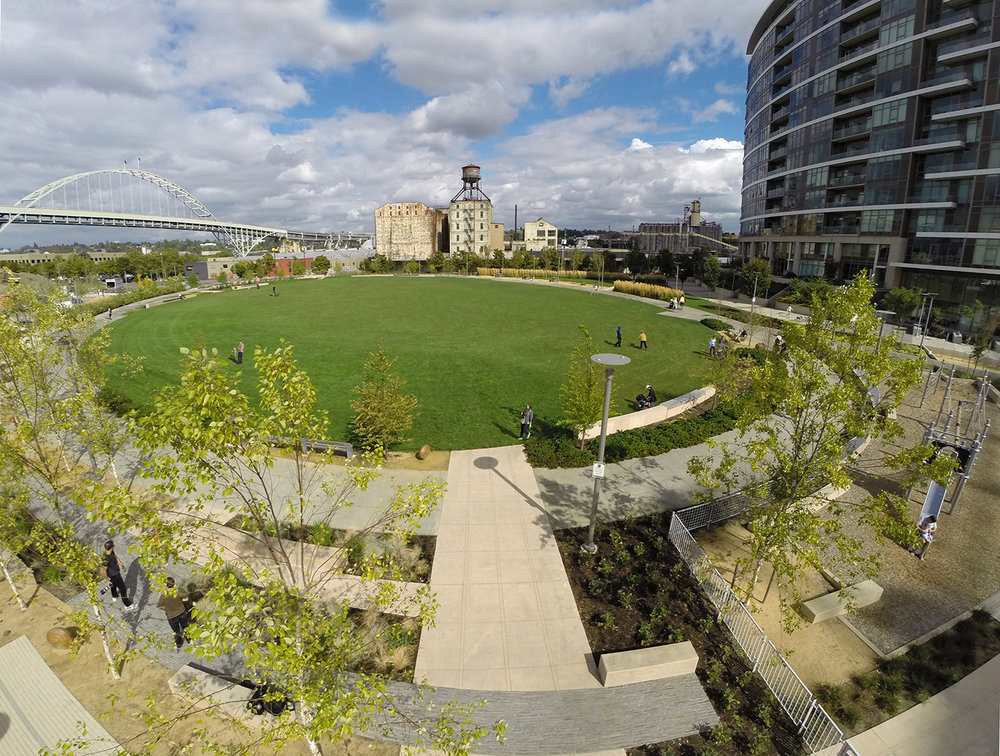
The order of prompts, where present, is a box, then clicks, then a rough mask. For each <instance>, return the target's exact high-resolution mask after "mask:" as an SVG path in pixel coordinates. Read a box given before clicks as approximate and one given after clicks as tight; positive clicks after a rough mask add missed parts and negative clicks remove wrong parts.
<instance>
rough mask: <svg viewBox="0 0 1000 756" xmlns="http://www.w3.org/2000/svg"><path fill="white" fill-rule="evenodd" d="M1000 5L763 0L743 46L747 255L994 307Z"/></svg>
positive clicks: (954, 0)
mask: <svg viewBox="0 0 1000 756" xmlns="http://www.w3.org/2000/svg"><path fill="white" fill-rule="evenodd" d="M998 8H1000V0H985V1H983V2H969V1H968V0H798V1H796V0H775V1H774V2H772V3H771V5H770V6H769V7H768V8H767V10H766V11H765V13H764V15H763V16H762V17H761V19H760V21H759V23H758V24H757V27H756V28H755V29H754V31H753V34H752V35H751V38H750V43H749V46H748V49H747V53H748V54H749V55H750V56H751V61H750V70H749V75H748V86H747V115H746V134H745V145H746V153H745V157H744V162H743V210H742V219H741V246H742V250H743V254H744V256H746V257H761V256H762V257H766V258H768V259H770V260H771V264H772V270H773V271H774V273H776V274H778V275H785V274H788V273H794V274H796V275H799V276H815V275H824V274H825V275H827V276H829V277H843V278H849V277H851V276H853V275H854V274H855V273H856V272H857V271H859V270H868V271H870V272H874V276H875V279H876V282H877V283H878V284H879V285H882V286H887V287H895V286H908V287H913V288H920V289H923V290H924V291H931V292H937V293H938V294H939V295H940V298H939V299H938V302H937V303H936V304H938V303H940V304H942V305H944V306H945V308H946V310H948V309H950V310H951V311H952V312H953V313H954V314H955V315H957V313H958V309H959V306H960V305H962V304H965V305H972V304H973V303H974V302H975V301H976V300H979V301H981V302H983V303H984V304H985V305H986V306H988V307H989V306H1000V202H998V199H1000V97H998V87H1000V14H998Z"/></svg>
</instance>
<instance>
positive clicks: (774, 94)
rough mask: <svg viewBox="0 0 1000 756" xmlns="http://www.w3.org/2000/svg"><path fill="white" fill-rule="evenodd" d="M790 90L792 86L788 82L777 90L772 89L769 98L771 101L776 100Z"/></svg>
mask: <svg viewBox="0 0 1000 756" xmlns="http://www.w3.org/2000/svg"><path fill="white" fill-rule="evenodd" d="M791 88H792V84H791V82H789V83H788V84H785V85H784V86H783V87H779V88H778V89H772V90H771V97H772V98H773V99H777V98H778V97H781V95H783V94H785V92H788V91H789V90H791Z"/></svg>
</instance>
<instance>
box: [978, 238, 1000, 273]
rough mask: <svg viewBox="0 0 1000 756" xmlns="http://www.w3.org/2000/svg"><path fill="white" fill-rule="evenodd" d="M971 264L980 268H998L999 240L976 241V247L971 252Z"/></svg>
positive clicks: (999, 257) (999, 263)
mask: <svg viewBox="0 0 1000 756" xmlns="http://www.w3.org/2000/svg"><path fill="white" fill-rule="evenodd" d="M972 264H973V265H975V266H976V267H980V268H1000V240H997V239H978V240H976V246H975V247H974V248H973V250H972Z"/></svg>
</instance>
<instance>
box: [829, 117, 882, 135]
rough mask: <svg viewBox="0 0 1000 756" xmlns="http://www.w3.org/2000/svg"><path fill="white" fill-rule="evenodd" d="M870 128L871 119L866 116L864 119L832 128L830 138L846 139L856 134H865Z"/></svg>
mask: <svg viewBox="0 0 1000 756" xmlns="http://www.w3.org/2000/svg"><path fill="white" fill-rule="evenodd" d="M871 130H872V119H871V118H866V119H865V120H864V121H857V122H852V123H848V124H845V125H843V126H841V127H839V128H835V129H834V130H833V135H832V139H834V140H840V139H848V138H850V137H853V136H857V135H858V134H867V133H868V132H870V131H871Z"/></svg>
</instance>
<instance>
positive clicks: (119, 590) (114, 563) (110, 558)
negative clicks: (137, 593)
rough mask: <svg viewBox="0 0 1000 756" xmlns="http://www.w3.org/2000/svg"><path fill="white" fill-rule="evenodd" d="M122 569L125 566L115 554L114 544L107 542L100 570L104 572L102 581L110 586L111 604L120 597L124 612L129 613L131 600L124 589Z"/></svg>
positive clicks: (131, 607) (126, 589)
mask: <svg viewBox="0 0 1000 756" xmlns="http://www.w3.org/2000/svg"><path fill="white" fill-rule="evenodd" d="M124 568H125V565H124V564H122V560H121V559H119V558H118V555H117V554H116V553H115V542H114V541H108V542H107V543H105V544H104V565H103V567H102V569H103V570H104V579H105V580H106V581H107V582H108V585H109V586H111V603H112V604H113V603H115V602H116V601H117V600H118V596H119V595H120V596H121V597H122V604H123V605H124V606H125V611H126V612H130V611H132V609H133V608H134V607H133V606H132V599H130V598H129V597H128V588H126V587H125V581H124V580H122V570H123V569H124Z"/></svg>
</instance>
